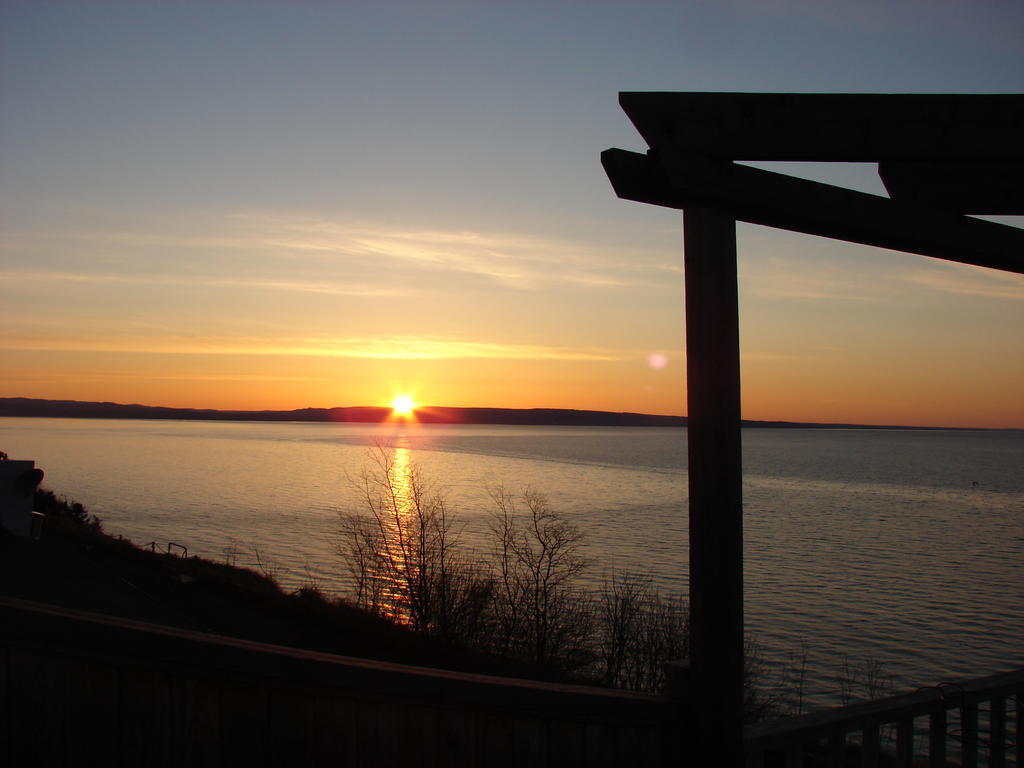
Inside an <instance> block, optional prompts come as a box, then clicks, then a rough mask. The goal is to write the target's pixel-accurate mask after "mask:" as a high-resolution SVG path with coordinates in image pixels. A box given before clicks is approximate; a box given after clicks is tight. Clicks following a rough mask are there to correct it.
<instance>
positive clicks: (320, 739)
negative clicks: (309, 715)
mask: <svg viewBox="0 0 1024 768" xmlns="http://www.w3.org/2000/svg"><path fill="white" fill-rule="evenodd" d="M310 739H311V742H312V750H313V753H314V754H315V755H316V758H315V760H314V761H313V765H322V766H333V767H334V768H339V767H344V766H357V765H358V764H359V763H358V762H357V760H356V708H355V704H354V703H353V702H352V701H351V700H349V699H346V698H343V697H342V696H340V695H338V694H337V693H331V694H320V695H318V696H317V697H316V700H315V702H314V708H313V732H312V735H311V736H310Z"/></svg>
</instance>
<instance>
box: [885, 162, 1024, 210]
mask: <svg viewBox="0 0 1024 768" xmlns="http://www.w3.org/2000/svg"><path fill="white" fill-rule="evenodd" d="M878 175H879V176H880V177H881V179H882V183H883V184H885V190H886V192H888V193H889V197H891V198H892V199H893V200H899V201H900V202H907V203H911V204H914V205H919V206H922V207H924V206H927V207H929V208H933V209H936V210H940V211H949V212H952V213H978V214H1006V215H1011V216H1014V215H1024V163H898V162H887V163H879V164H878Z"/></svg>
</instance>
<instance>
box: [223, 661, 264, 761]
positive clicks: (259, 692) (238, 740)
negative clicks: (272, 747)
mask: <svg viewBox="0 0 1024 768" xmlns="http://www.w3.org/2000/svg"><path fill="white" fill-rule="evenodd" d="M268 701H269V697H268V695H267V690H266V688H264V687H263V686H260V685H253V684H251V683H244V682H239V681H235V680H229V681H225V682H224V684H223V686H222V687H221V694H220V710H221V732H220V738H221V742H220V750H221V760H222V762H223V764H224V765H225V766H240V767H241V768H256V766H264V765H266V764H267V754H268V747H269V744H268V738H267V730H268V726H269V721H270V713H269V706H268Z"/></svg>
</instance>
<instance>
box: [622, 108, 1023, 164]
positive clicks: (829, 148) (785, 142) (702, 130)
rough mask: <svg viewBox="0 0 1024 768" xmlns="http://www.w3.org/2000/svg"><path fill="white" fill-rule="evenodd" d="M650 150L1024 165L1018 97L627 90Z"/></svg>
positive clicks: (745, 157) (732, 155)
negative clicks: (667, 147)
mask: <svg viewBox="0 0 1024 768" xmlns="http://www.w3.org/2000/svg"><path fill="white" fill-rule="evenodd" d="M619 104H620V105H621V107H622V109H623V110H624V111H625V112H626V114H627V115H628V116H629V118H630V120H631V121H632V122H633V124H634V125H635V126H636V128H637V130H638V131H639V132H640V134H641V135H642V136H643V137H644V139H645V140H646V141H647V143H648V145H649V146H651V147H655V146H662V145H663V144H665V143H677V144H680V145H686V146H688V147H689V148H690V149H691V151H693V152H694V153H695V154H703V155H707V156H708V157H715V158H721V159H726V160H795V161H825V162H878V161H880V160H939V159H946V160H985V159H990V160H996V161H1002V160H1024V146H1022V143H1021V141H1020V137H1021V136H1022V135H1024V96H1022V95H1020V94H878V93H841V94H836V93H659V92H646V93H645V92H624V93H620V94H619Z"/></svg>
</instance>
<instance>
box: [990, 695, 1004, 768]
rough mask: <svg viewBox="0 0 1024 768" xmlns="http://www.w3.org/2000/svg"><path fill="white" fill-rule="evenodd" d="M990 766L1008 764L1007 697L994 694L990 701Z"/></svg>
mask: <svg viewBox="0 0 1024 768" xmlns="http://www.w3.org/2000/svg"><path fill="white" fill-rule="evenodd" d="M988 721H989V722H988V726H989V734H990V736H989V750H988V765H989V768H1004V766H1005V765H1006V699H1004V698H1003V697H1002V696H994V697H992V700H991V701H990V702H989V709H988Z"/></svg>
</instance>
